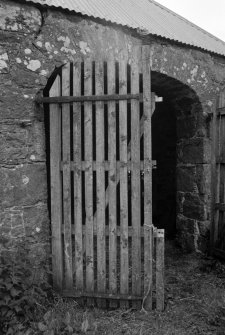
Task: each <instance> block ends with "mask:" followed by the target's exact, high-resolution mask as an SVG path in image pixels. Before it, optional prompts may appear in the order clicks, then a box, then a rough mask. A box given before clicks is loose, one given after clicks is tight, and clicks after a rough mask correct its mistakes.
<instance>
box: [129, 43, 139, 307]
mask: <svg viewBox="0 0 225 335" xmlns="http://www.w3.org/2000/svg"><path fill="white" fill-rule="evenodd" d="M140 51H141V49H140V46H138V47H136V48H134V50H133V56H132V61H131V93H134V94H135V93H138V92H139V65H140V64H141V59H140V57H141V52H140ZM139 120H140V104H139V101H138V100H132V101H131V161H132V163H131V164H132V172H131V208H132V227H133V234H132V294H133V295H138V296H141V212H140V209H141V195H140V193H141V184H140V166H138V165H140V122H139ZM133 306H134V307H135V308H140V307H141V304H140V302H135V303H134V302H133Z"/></svg>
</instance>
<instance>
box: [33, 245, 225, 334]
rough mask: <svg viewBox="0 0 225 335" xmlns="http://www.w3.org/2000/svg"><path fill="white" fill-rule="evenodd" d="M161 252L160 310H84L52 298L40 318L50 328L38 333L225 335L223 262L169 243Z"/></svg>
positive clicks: (224, 277) (224, 269)
mask: <svg viewBox="0 0 225 335" xmlns="http://www.w3.org/2000/svg"><path fill="white" fill-rule="evenodd" d="M165 254H166V271H165V279H166V308H165V311H164V312H157V311H153V312H151V313H148V314H145V313H144V312H140V311H133V310H128V311H125V310H116V311H103V310H99V309H95V308H94V309H86V310H84V309H82V308H80V307H79V306H78V305H77V304H76V302H72V301H70V302H62V301H61V300H58V301H57V300H56V303H55V307H54V308H53V309H52V310H51V311H47V313H46V315H45V316H44V319H45V320H46V323H45V324H48V325H49V324H50V323H51V324H52V325H53V324H54V326H52V327H51V329H52V330H50V328H49V327H48V329H49V330H46V328H45V331H44V332H42V334H43V333H44V334H45V335H54V334H74V335H75V334H96V335H101V334H107V335H109V334H112V335H117V334H126V335H128V334H131V335H147V334H148V335H151V334H156V335H159V334H162V335H166V334H168V335H175V334H176V335H182V334H192V335H194V334H202V335H203V334H204V335H211V334H215V335H225V265H224V264H223V263H221V262H219V261H218V260H214V259H212V258H210V257H206V256H203V255H201V254H188V255H184V254H183V253H182V252H181V251H180V250H179V249H178V248H176V247H175V246H174V244H173V243H172V242H168V243H167V245H166V253H165ZM49 318H50V319H51V320H49ZM62 323H63V324H64V326H63V327H62ZM42 325H43V324H42ZM39 328H40V325H39ZM53 329H54V330H53ZM60 329H61V330H60ZM43 330H44V329H43Z"/></svg>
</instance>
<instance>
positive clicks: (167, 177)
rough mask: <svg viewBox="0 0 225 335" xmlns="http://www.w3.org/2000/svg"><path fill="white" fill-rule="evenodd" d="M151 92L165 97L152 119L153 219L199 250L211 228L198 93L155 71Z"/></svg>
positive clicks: (207, 163) (205, 143) (204, 125)
mask: <svg viewBox="0 0 225 335" xmlns="http://www.w3.org/2000/svg"><path fill="white" fill-rule="evenodd" d="M152 91H154V92H155V93H156V94H157V95H158V96H162V97H163V102H162V103H156V110H155V112H154V114H153V118H152V127H153V129H152V132H153V159H156V160H157V161H158V162H157V169H158V170H157V171H156V172H154V171H153V211H154V213H153V214H154V215H155V221H156V222H155V223H156V225H157V224H158V225H159V227H162V228H165V229H166V231H167V232H168V235H169V236H171V235H172V236H174V235H175V233H176V234H177V237H178V241H179V242H180V244H181V245H182V247H183V249H186V250H187V251H191V250H197V249H201V250H202V249H204V248H206V247H207V234H208V233H207V228H209V194H210V146H209V124H208V118H207V115H206V114H205V113H204V108H203V105H202V103H201V101H200V98H199V96H198V94H197V93H196V92H195V91H194V90H193V89H192V88H191V87H189V86H188V85H186V84H184V83H182V82H181V81H179V80H177V79H175V78H172V77H169V76H168V75H166V74H163V73H160V72H157V71H153V72H152ZM154 174H155V175H157V174H158V181H157V182H156V181H155V179H156V177H154ZM154 188H155V192H156V193H157V192H158V195H154ZM175 208H176V210H175ZM175 222H176V224H175Z"/></svg>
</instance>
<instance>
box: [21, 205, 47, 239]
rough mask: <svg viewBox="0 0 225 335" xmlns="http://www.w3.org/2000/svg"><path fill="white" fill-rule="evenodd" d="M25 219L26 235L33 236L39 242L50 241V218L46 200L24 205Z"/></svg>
mask: <svg viewBox="0 0 225 335" xmlns="http://www.w3.org/2000/svg"><path fill="white" fill-rule="evenodd" d="M23 220H24V229H25V233H26V236H29V237H33V238H34V240H36V241H37V242H38V243H40V242H41V243H45V242H49V238H50V220H49V213H48V207H47V203H46V202H45V203H38V204H37V205H35V206H26V207H23Z"/></svg>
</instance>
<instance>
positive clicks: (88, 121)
mask: <svg viewBox="0 0 225 335" xmlns="http://www.w3.org/2000/svg"><path fill="white" fill-rule="evenodd" d="M84 94H85V95H90V94H92V62H91V61H88V60H87V61H85V63H84ZM92 141H93V134H92V102H84V146H85V161H86V162H87V163H88V164H87V169H86V171H85V211H86V222H85V226H86V234H85V241H86V260H85V262H86V291H87V293H93V292H94V238H93V171H92V162H93V152H92ZM93 303H94V301H93V299H91V298H88V299H87V304H88V305H89V306H90V305H93Z"/></svg>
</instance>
